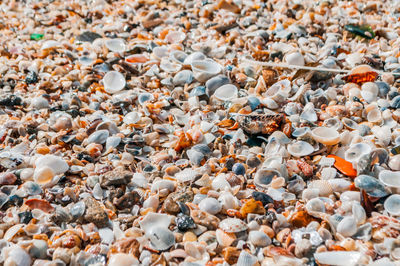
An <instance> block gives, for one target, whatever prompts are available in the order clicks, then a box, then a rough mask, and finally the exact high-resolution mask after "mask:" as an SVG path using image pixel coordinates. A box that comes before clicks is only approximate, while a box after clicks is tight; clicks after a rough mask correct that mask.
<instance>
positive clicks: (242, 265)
mask: <svg viewBox="0 0 400 266" xmlns="http://www.w3.org/2000/svg"><path fill="white" fill-rule="evenodd" d="M257 263H258V259H257V257H256V256H253V255H251V254H249V253H248V252H246V251H244V250H242V251H241V252H240V255H239V258H238V261H237V263H236V265H237V266H254V265H257Z"/></svg>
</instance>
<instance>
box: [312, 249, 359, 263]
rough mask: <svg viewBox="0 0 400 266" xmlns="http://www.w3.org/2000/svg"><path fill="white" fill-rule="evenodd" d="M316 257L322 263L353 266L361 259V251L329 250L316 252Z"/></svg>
mask: <svg viewBox="0 0 400 266" xmlns="http://www.w3.org/2000/svg"><path fill="white" fill-rule="evenodd" d="M314 258H315V260H316V261H317V262H319V263H321V264H327V265H338V266H339V265H340V266H341V265H343V266H350V265H351V266H352V265H356V264H357V262H358V261H359V260H360V258H361V253H360V252H357V251H327V252H320V253H315V254H314Z"/></svg>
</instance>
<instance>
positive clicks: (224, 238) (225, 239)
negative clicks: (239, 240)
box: [215, 229, 236, 247]
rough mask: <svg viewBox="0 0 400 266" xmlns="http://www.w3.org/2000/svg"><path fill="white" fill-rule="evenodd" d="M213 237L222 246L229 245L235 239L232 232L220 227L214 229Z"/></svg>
mask: <svg viewBox="0 0 400 266" xmlns="http://www.w3.org/2000/svg"><path fill="white" fill-rule="evenodd" d="M215 237H216V240H217V242H218V244H220V245H221V246H222V247H229V246H230V245H232V243H233V242H234V241H235V240H236V236H235V234H234V233H227V232H224V231H222V230H221V229H217V230H216V231H215Z"/></svg>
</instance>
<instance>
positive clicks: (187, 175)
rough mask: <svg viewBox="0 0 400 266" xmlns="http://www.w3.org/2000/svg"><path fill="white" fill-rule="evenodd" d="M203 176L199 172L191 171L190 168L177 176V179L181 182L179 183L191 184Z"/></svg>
mask: <svg viewBox="0 0 400 266" xmlns="http://www.w3.org/2000/svg"><path fill="white" fill-rule="evenodd" d="M200 175H201V174H200V173H199V172H197V171H196V170H193V169H190V168H186V169H184V170H182V171H180V172H178V173H176V174H175V178H176V179H177V180H178V181H179V182H182V183H183V182H189V181H190V182H191V181H194V180H195V179H196V177H199V176H200Z"/></svg>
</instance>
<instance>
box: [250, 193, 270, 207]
mask: <svg viewBox="0 0 400 266" xmlns="http://www.w3.org/2000/svg"><path fill="white" fill-rule="evenodd" d="M251 196H252V197H253V198H254V199H255V200H256V201H261V202H262V204H263V206H265V205H267V204H269V203H274V200H273V199H272V198H271V197H270V196H269V195H268V194H265V193H263V192H259V191H253V192H252V193H251Z"/></svg>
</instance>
